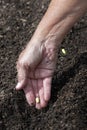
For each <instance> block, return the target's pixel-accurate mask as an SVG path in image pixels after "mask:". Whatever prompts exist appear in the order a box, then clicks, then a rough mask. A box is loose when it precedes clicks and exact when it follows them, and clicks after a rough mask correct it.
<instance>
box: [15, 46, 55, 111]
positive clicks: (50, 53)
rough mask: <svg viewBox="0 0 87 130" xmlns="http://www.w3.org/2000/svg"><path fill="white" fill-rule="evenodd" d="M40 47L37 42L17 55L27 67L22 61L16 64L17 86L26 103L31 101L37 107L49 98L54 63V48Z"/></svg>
mask: <svg viewBox="0 0 87 130" xmlns="http://www.w3.org/2000/svg"><path fill="white" fill-rule="evenodd" d="M42 47H43V48H42V49H41V47H40V45H37V44H34V45H33V46H32V45H31V46H29V48H28V49H27V50H24V52H22V54H21V55H20V57H19V59H20V61H22V62H24V63H25V64H26V65H27V67H26V66H23V65H22V64H23V63H21V64H17V70H18V80H19V82H21V85H19V86H20V87H19V88H21V89H23V90H24V92H25V95H26V99H27V101H28V103H29V104H30V105H32V103H33V104H34V105H35V106H36V108H38V109H40V108H42V107H45V106H46V105H47V103H48V101H49V99H50V95H51V80H52V75H53V72H54V68H55V65H56V59H55V58H56V55H55V54H56V52H55V51H54V50H55V49H54V48H53V47H46V46H45V47H44V46H42ZM36 50H37V51H36ZM41 50H42V51H41ZM34 52H36V55H34ZM28 62H29V63H28ZM29 64H30V65H29ZM28 65H29V66H28ZM33 68H34V69H33ZM23 79H24V80H23ZM22 81H23V82H22ZM36 97H39V98H40V103H36V102H35V99H36Z"/></svg>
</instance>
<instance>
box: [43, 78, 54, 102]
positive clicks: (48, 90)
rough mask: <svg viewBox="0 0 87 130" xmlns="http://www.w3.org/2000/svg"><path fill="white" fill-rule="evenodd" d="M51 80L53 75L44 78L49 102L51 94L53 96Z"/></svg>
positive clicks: (45, 97)
mask: <svg viewBox="0 0 87 130" xmlns="http://www.w3.org/2000/svg"><path fill="white" fill-rule="evenodd" d="M51 81H52V78H51V77H48V78H46V79H44V80H43V88H44V99H45V101H47V102H48V101H49V100H50V96H51Z"/></svg>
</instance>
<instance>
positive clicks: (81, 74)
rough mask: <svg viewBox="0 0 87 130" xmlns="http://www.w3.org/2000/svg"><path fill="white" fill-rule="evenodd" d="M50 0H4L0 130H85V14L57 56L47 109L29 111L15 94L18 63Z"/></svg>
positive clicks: (0, 45)
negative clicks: (20, 54) (16, 65)
mask: <svg viewBox="0 0 87 130" xmlns="http://www.w3.org/2000/svg"><path fill="white" fill-rule="evenodd" d="M48 3H49V0H42V1H41V0H0V130H86V129H87V15H85V16H84V17H83V18H82V19H81V20H80V21H79V22H78V23H77V24H75V26H74V27H73V28H72V30H71V31H70V33H69V34H68V36H67V37H66V38H65V39H64V41H63V43H62V45H61V48H62V47H64V48H65V49H66V51H67V54H66V56H64V55H63V54H62V53H61V48H60V49H59V51H58V63H57V69H56V71H55V74H54V76H53V82H52V97H51V100H50V102H49V105H48V107H47V108H45V109H43V110H36V109H35V108H32V107H29V106H28V104H27V102H26V100H25V96H24V93H23V91H20V92H16V91H15V89H14V88H15V85H16V83H17V79H16V69H15V63H16V60H17V57H18V55H19V53H20V52H21V50H22V49H23V47H24V46H25V45H26V43H27V42H28V41H29V39H30V38H31V36H32V34H33V32H34V30H35V29H36V26H37V24H38V23H39V21H40V19H41V18H42V16H43V14H44V12H45V11H46V9H47V6H48Z"/></svg>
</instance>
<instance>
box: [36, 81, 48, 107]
mask: <svg viewBox="0 0 87 130" xmlns="http://www.w3.org/2000/svg"><path fill="white" fill-rule="evenodd" d="M38 90H39V98H40V106H41V108H44V107H46V106H47V102H46V101H45V99H44V88H43V80H42V79H39V80H38Z"/></svg>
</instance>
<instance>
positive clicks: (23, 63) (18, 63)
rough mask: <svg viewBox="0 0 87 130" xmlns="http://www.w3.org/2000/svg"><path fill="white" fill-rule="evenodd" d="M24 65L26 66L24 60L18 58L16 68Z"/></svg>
mask: <svg viewBox="0 0 87 130" xmlns="http://www.w3.org/2000/svg"><path fill="white" fill-rule="evenodd" d="M25 66H26V63H25V62H24V60H22V59H19V60H18V61H17V68H19V67H25Z"/></svg>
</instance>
